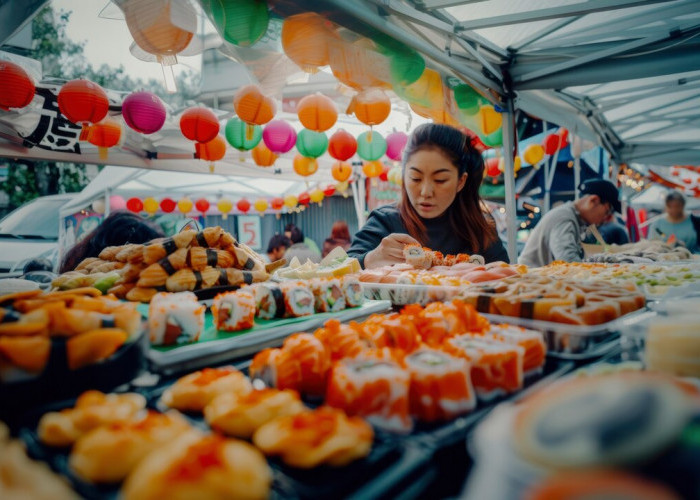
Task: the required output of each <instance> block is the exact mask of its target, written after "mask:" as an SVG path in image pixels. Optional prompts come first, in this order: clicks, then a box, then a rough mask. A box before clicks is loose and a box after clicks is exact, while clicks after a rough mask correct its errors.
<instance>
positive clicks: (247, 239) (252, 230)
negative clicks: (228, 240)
mask: <svg viewBox="0 0 700 500" xmlns="http://www.w3.org/2000/svg"><path fill="white" fill-rule="evenodd" d="M238 240H239V241H240V242H241V243H244V244H246V245H248V246H249V247H250V248H252V249H253V250H260V249H261V248H262V241H261V240H260V217H259V216H257V215H239V216H238Z"/></svg>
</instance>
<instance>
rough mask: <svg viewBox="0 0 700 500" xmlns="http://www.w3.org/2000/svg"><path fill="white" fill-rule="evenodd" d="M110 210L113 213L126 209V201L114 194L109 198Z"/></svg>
mask: <svg viewBox="0 0 700 500" xmlns="http://www.w3.org/2000/svg"><path fill="white" fill-rule="evenodd" d="M109 209H110V210H112V211H114V210H124V209H126V200H125V199H124V198H123V197H121V196H119V195H118V194H113V195H112V196H110V197H109Z"/></svg>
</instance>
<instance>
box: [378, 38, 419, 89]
mask: <svg viewBox="0 0 700 500" xmlns="http://www.w3.org/2000/svg"><path fill="white" fill-rule="evenodd" d="M380 51H382V53H383V54H385V55H386V56H387V57H389V59H390V61H391V63H390V67H389V69H390V72H391V83H392V85H401V86H405V85H410V84H412V83H413V82H415V81H416V80H418V79H419V78H420V76H421V75H422V74H423V71H425V59H423V56H421V55H420V54H419V53H418V52H416V51H415V50H412V49H409V48H405V47H402V48H399V49H396V50H395V49H388V48H386V47H380Z"/></svg>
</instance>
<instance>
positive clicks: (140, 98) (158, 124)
mask: <svg viewBox="0 0 700 500" xmlns="http://www.w3.org/2000/svg"><path fill="white" fill-rule="evenodd" d="M165 115H166V112H165V105H164V104H163V102H162V101H161V100H160V98H159V97H158V96H157V95H155V94H152V93H150V92H134V93H133V94H129V95H128V96H127V97H126V99H124V102H122V116H123V117H124V121H125V122H126V124H127V125H128V126H129V127H131V128H132V129H134V130H136V131H137V132H139V133H141V134H153V133H155V132H158V131H159V130H160V129H161V128H162V127H163V124H164V123H165Z"/></svg>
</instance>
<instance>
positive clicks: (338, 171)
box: [331, 161, 352, 182]
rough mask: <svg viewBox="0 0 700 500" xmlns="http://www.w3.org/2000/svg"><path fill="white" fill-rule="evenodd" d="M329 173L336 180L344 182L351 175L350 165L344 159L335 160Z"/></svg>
mask: <svg viewBox="0 0 700 500" xmlns="http://www.w3.org/2000/svg"><path fill="white" fill-rule="evenodd" d="M331 175H332V176H333V178H334V179H335V180H336V181H338V182H345V181H347V180H348V179H349V178H350V176H351V175H352V166H351V165H350V164H349V163H346V162H344V161H337V162H335V163H334V164H333V167H332V168H331Z"/></svg>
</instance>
